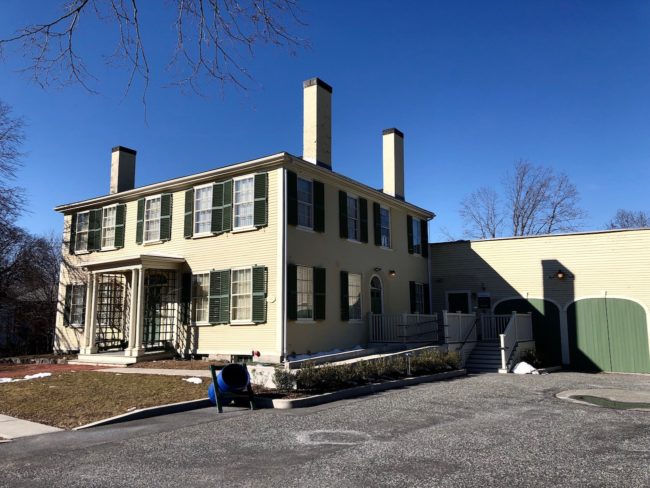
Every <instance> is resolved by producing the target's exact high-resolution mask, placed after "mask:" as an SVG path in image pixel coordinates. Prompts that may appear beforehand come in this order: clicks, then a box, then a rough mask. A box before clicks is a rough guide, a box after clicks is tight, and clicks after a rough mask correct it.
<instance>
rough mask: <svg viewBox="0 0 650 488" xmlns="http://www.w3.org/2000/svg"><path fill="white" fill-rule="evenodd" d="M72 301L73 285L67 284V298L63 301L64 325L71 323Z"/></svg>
mask: <svg viewBox="0 0 650 488" xmlns="http://www.w3.org/2000/svg"><path fill="white" fill-rule="evenodd" d="M71 303H72V285H65V299H64V302H63V325H70V310H71Z"/></svg>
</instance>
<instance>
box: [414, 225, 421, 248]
mask: <svg viewBox="0 0 650 488" xmlns="http://www.w3.org/2000/svg"><path fill="white" fill-rule="evenodd" d="M413 253H415V254H422V235H421V234H420V219H413Z"/></svg>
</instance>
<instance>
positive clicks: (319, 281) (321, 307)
mask: <svg viewBox="0 0 650 488" xmlns="http://www.w3.org/2000/svg"><path fill="white" fill-rule="evenodd" d="M325 286H326V280H325V268H314V320H325V304H326V302H325Z"/></svg>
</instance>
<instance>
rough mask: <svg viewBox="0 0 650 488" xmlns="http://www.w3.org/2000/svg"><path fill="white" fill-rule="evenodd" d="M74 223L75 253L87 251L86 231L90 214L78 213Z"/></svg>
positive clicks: (88, 226)
mask: <svg viewBox="0 0 650 488" xmlns="http://www.w3.org/2000/svg"><path fill="white" fill-rule="evenodd" d="M76 219H77V221H76V222H75V241H74V250H75V252H83V251H87V250H88V229H89V228H90V212H88V211H86V212H79V213H78V214H77V217H76Z"/></svg>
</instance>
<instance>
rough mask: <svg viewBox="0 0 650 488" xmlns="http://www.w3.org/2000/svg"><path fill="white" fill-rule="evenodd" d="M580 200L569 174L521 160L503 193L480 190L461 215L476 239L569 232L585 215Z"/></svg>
mask: <svg viewBox="0 0 650 488" xmlns="http://www.w3.org/2000/svg"><path fill="white" fill-rule="evenodd" d="M499 195H503V199H500V198H499ZM578 200H579V194H578V190H577V188H576V187H575V185H574V184H573V183H571V181H570V180H569V178H568V176H567V175H565V174H564V173H556V172H554V171H553V170H552V169H551V168H547V167H543V166H535V165H533V164H531V163H530V162H528V161H524V160H520V161H517V162H516V163H515V165H514V168H513V171H512V172H511V173H509V174H508V175H507V176H506V178H505V179H504V180H503V187H502V190H501V192H500V193H499V192H497V191H496V190H495V189H493V188H491V187H482V188H479V189H478V190H476V191H474V192H472V193H471V194H469V195H468V196H467V197H465V199H463V201H462V202H461V207H460V215H461V217H463V219H464V222H465V232H466V234H467V235H468V236H470V237H475V238H482V239H485V238H494V237H500V236H502V235H509V236H526V235H539V234H552V233H555V232H568V231H572V230H576V229H577V228H578V226H579V224H580V222H581V220H582V219H583V218H584V216H585V212H584V211H583V210H582V209H581V208H580V207H579V205H578ZM506 222H509V223H510V226H509V228H507V226H506V225H505V223H506ZM504 228H505V229H504Z"/></svg>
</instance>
